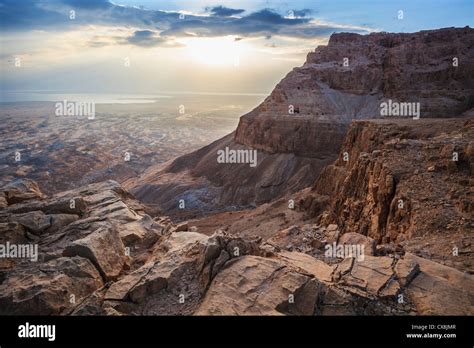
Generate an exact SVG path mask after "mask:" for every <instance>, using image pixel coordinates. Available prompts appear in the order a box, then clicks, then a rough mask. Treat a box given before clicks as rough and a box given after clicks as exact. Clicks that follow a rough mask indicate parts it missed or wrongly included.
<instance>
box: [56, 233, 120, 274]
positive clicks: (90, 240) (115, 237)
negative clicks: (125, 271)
mask: <svg viewBox="0 0 474 348" xmlns="http://www.w3.org/2000/svg"><path fill="white" fill-rule="evenodd" d="M63 255H64V256H69V257H73V256H82V257H85V258H87V259H89V260H90V261H91V262H92V264H93V265H94V266H96V267H97V269H98V271H99V272H100V274H101V275H102V277H103V278H104V280H105V281H109V280H116V279H117V277H118V276H119V274H120V272H121V271H122V268H123V266H124V264H125V261H126V258H125V247H124V245H123V243H122V240H121V239H120V236H119V233H118V232H117V230H116V229H114V228H103V229H98V230H96V231H94V232H93V233H91V234H89V235H88V236H86V237H84V238H82V239H78V240H76V241H74V242H72V243H71V244H70V245H68V246H67V247H66V248H65V249H64V251H63Z"/></svg>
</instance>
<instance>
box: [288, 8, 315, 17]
mask: <svg viewBox="0 0 474 348" xmlns="http://www.w3.org/2000/svg"><path fill="white" fill-rule="evenodd" d="M312 13H313V10H310V9H309V8H304V9H302V10H293V14H294V15H295V17H306V16H308V15H310V14H312Z"/></svg>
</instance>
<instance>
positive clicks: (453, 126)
mask: <svg viewBox="0 0 474 348" xmlns="http://www.w3.org/2000/svg"><path fill="white" fill-rule="evenodd" d="M473 139H474V121H473V120H472V119H458V120H454V119H450V120H419V121H417V122H414V121H401V120H397V121H396V122H393V121H388V120H374V121H357V122H354V123H353V124H352V126H351V128H350V129H349V131H348V134H347V137H346V139H345V141H344V144H343V146H342V148H341V151H340V154H339V157H338V159H337V161H336V162H335V163H334V164H332V165H329V166H327V167H326V168H324V170H323V171H322V172H321V175H320V176H319V178H318V179H317V180H316V183H315V184H314V186H313V188H312V191H311V193H309V194H308V195H307V196H306V198H305V199H304V201H305V202H304V203H303V204H304V206H305V207H306V209H307V210H308V211H309V212H310V214H311V216H313V217H316V218H317V219H318V220H319V221H320V222H321V223H323V224H331V223H335V224H337V225H338V226H339V227H340V228H341V233H343V234H344V233H350V232H356V233H360V234H363V235H366V236H369V237H371V238H373V239H374V240H375V241H376V242H377V243H378V244H393V245H401V246H403V247H404V248H405V250H411V248H414V249H413V250H415V249H416V250H417V252H420V253H421V255H423V256H426V257H430V258H434V259H438V260H439V261H440V262H447V263H448V264H450V265H456V266H459V267H463V268H464V267H467V268H468V269H472V260H470V259H469V257H468V255H467V254H466V253H465V252H466V251H467V250H469V246H470V245H471V243H472V242H473V240H472V236H473V233H472V232H473V227H474V225H473V221H472V213H473V211H474V197H473V195H472V192H471V191H472V190H471V191H470V190H469V188H472V187H474V182H473V180H472V175H473V173H474V141H473ZM420 245H422V246H423V247H421V246H420ZM454 248H457V250H458V254H459V255H454V254H453V250H454Z"/></svg>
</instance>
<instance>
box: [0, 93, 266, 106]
mask: <svg viewBox="0 0 474 348" xmlns="http://www.w3.org/2000/svg"><path fill="white" fill-rule="evenodd" d="M183 95H186V96H191V95H196V96H199V95H202V96H213V95H215V96H236V97H238V96H242V97H244V96H248V97H265V96H266V95H268V94H265V93H210V92H209V93H208V92H172V93H164V94H120V93H93V94H92V93H61V92H52V91H0V102H1V103H11V102H58V101H63V100H67V101H77V102H94V103H96V104H135V103H140V104H142V103H155V102H156V101H157V100H159V99H167V98H174V97H177V96H183Z"/></svg>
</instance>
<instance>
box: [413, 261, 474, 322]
mask: <svg viewBox="0 0 474 348" xmlns="http://www.w3.org/2000/svg"><path fill="white" fill-rule="evenodd" d="M405 260H406V261H407V262H410V263H417V264H418V265H419V267H420V273H419V274H418V275H417V276H416V277H415V278H414V279H413V280H412V281H411V283H410V284H409V285H408V290H407V293H408V295H409V296H410V299H411V301H413V302H414V304H415V306H416V309H417V311H418V313H419V314H421V315H473V314H474V305H473V304H472V294H474V276H473V275H471V274H467V273H463V272H460V271H458V270H455V269H453V268H451V267H447V266H444V265H441V264H439V263H436V262H433V261H430V260H427V259H423V258H421V257H418V256H415V255H413V254H410V253H407V254H405Z"/></svg>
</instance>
